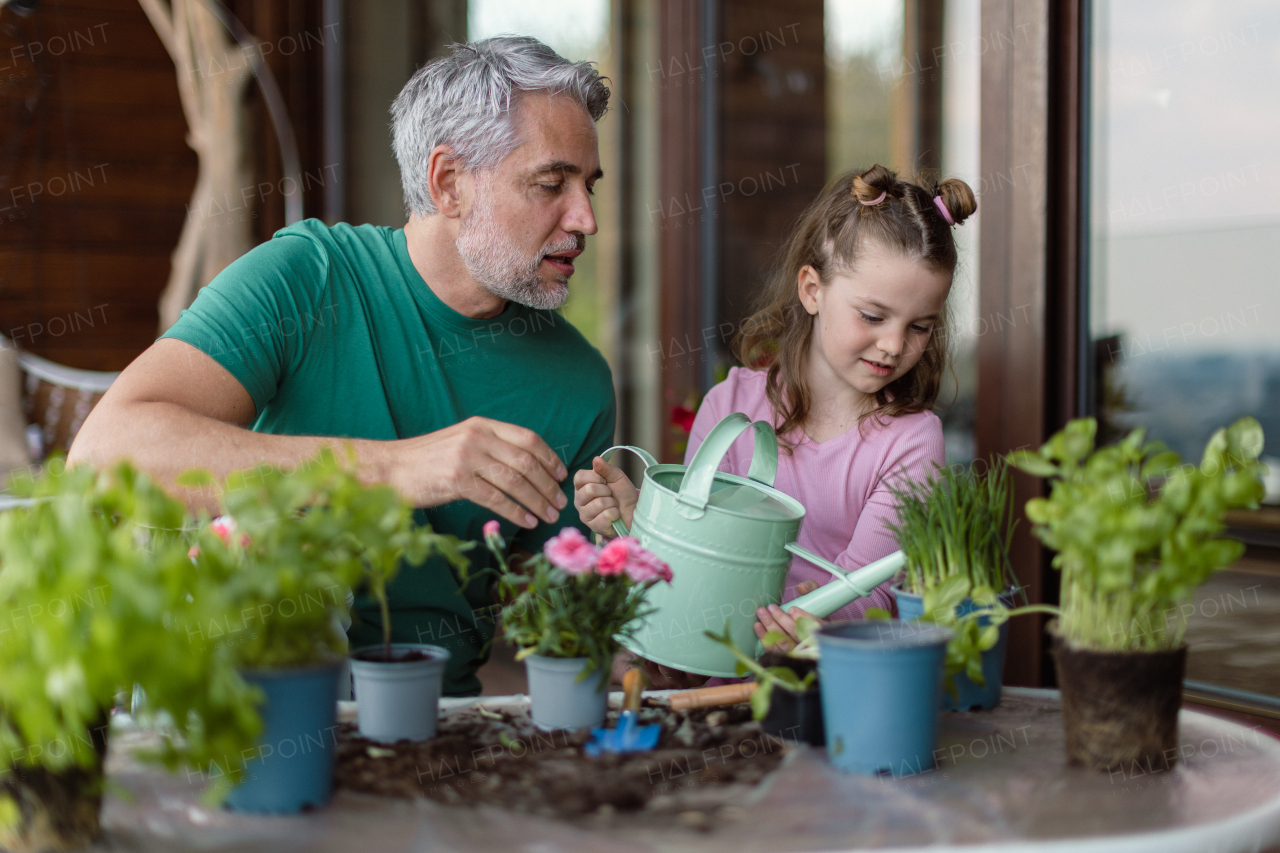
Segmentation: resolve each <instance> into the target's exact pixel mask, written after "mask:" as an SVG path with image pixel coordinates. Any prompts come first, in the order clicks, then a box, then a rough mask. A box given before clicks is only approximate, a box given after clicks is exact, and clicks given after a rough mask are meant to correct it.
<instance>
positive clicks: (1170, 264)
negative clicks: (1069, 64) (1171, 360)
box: [1091, 0, 1280, 354]
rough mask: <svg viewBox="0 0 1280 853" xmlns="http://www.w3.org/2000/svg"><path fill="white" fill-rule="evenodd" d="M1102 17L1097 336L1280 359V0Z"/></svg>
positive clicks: (1152, 0) (1121, 6)
mask: <svg viewBox="0 0 1280 853" xmlns="http://www.w3.org/2000/svg"><path fill="white" fill-rule="evenodd" d="M1095 9H1097V20H1096V32H1097V36H1096V41H1095V44H1096V50H1095V57H1094V74H1093V97H1094V111H1093V122H1094V127H1093V140H1094V147H1093V164H1092V165H1093V180H1092V187H1093V196H1094V198H1093V207H1092V218H1093V231H1094V235H1095V239H1094V253H1095V258H1094V267H1093V270H1094V273H1093V283H1092V285H1091V286H1092V297H1093V322H1094V329H1095V333H1096V334H1097V335H1098V336H1102V335H1105V334H1109V333H1121V334H1125V335H1127V336H1129V339H1130V342H1131V344H1132V345H1131V346H1130V347H1129V348H1128V351H1132V352H1134V353H1137V352H1138V351H1139V350H1141V349H1153V348H1154V347H1155V346H1156V345H1158V344H1161V343H1164V344H1167V345H1169V346H1171V347H1172V352H1176V353H1182V354H1194V353H1195V352H1221V351H1228V350H1230V351H1237V352H1241V351H1253V350H1263V349H1267V350H1276V349H1280V267H1278V265H1277V263H1276V255H1277V249H1280V4H1277V3H1276V2H1274V0H1232V2H1230V3H1206V2H1202V0H1112V2H1099V3H1097V4H1095ZM1242 316H1247V318H1248V322H1244V323H1242V322H1238V319H1239V318H1241V317H1242ZM1232 318H1235V319H1232ZM1224 321H1227V322H1224ZM1215 330H1218V331H1215ZM1147 340H1152V341H1154V342H1155V343H1153V344H1150V345H1142V344H1140V343H1139V342H1142V341H1147Z"/></svg>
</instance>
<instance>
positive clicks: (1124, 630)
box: [1009, 417, 1264, 652]
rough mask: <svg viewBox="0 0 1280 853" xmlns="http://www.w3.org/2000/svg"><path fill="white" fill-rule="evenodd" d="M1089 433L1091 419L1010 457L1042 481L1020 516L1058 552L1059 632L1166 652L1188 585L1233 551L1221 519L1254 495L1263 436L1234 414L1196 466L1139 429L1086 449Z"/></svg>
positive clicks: (1109, 645) (1104, 647)
mask: <svg viewBox="0 0 1280 853" xmlns="http://www.w3.org/2000/svg"><path fill="white" fill-rule="evenodd" d="M1096 433H1097V422H1096V421H1094V419H1093V418H1086V419H1081V420H1075V421H1072V422H1071V423H1069V424H1067V426H1066V427H1065V428H1064V429H1063V430H1062V431H1061V432H1059V433H1058V434H1057V435H1055V436H1053V437H1052V438H1051V439H1049V441H1048V442H1047V443H1046V444H1045V445H1044V446H1043V447H1041V448H1040V450H1039V451H1035V452H1033V451H1027V450H1023V451H1017V452H1015V453H1013V454H1011V455H1010V457H1009V461H1010V463H1011V464H1012V465H1014V466H1016V467H1017V468H1019V469H1021V470H1023V471H1026V472H1027V473H1029V474H1034V475H1036V476H1038V477H1046V478H1049V479H1050V480H1051V482H1052V483H1053V486H1052V489H1051V491H1050V493H1049V497H1047V498H1032V499H1031V500H1030V501H1028V502H1027V517H1028V518H1029V519H1031V521H1032V523H1033V524H1034V525H1035V527H1034V532H1035V535H1036V536H1038V537H1039V538H1040V540H1041V541H1043V542H1044V543H1045V544H1046V545H1048V546H1049V547H1050V548H1052V549H1053V550H1054V551H1056V552H1057V554H1055V555H1054V558H1053V565H1054V567H1056V568H1057V569H1059V570H1060V571H1061V573H1062V581H1061V583H1062V585H1061V598H1060V615H1059V619H1058V626H1057V631H1058V634H1059V636H1060V637H1061V638H1062V639H1063V640H1064V641H1065V642H1067V643H1068V644H1069V645H1071V646H1073V647H1075V648H1084V649H1094V650H1099V651H1118V652H1123V651H1159V650H1166V649H1175V648H1177V647H1179V646H1180V645H1182V638H1183V634H1184V632H1185V630H1186V612H1187V611H1186V609H1185V608H1184V605H1186V604H1188V603H1189V602H1190V601H1191V598H1192V597H1193V596H1194V595H1195V591H1196V588H1197V587H1199V586H1200V585H1201V584H1203V583H1204V582H1205V581H1207V580H1208V579H1209V578H1210V577H1211V576H1212V575H1213V573H1214V572H1216V571H1218V570H1219V569H1221V568H1223V567H1224V566H1227V565H1229V564H1230V563H1233V562H1235V561H1236V560H1237V559H1239V558H1240V556H1241V554H1242V553H1243V552H1244V545H1243V544H1241V543H1240V542H1236V541H1234V540H1230V539H1225V538H1223V537H1222V533H1223V531H1224V530H1225V525H1224V524H1223V517H1224V515H1225V514H1226V511H1227V510H1229V509H1240V508H1256V507H1257V505H1258V502H1259V501H1260V500H1261V498H1262V496H1263V493H1264V489H1263V485H1262V482H1261V479H1260V478H1261V474H1262V471H1263V465H1262V464H1261V463H1259V462H1258V457H1259V456H1260V455H1261V453H1262V447H1263V434H1262V427H1261V426H1260V425H1259V424H1258V422H1257V421H1256V420H1254V419H1253V418H1251V417H1245V418H1241V419H1240V420H1238V421H1236V422H1235V423H1233V424H1232V425H1231V426H1229V427H1226V428H1223V429H1219V430H1218V431H1217V432H1215V433H1214V434H1213V436H1212V437H1211V438H1210V439H1209V443H1208V444H1207V445H1206V446H1205V449H1204V455H1203V456H1202V457H1201V460H1200V464H1199V465H1193V464H1183V463H1182V458H1181V457H1180V456H1179V455H1178V454H1177V453H1174V452H1173V451H1170V450H1168V449H1167V448H1166V447H1165V446H1164V445H1163V444H1162V443H1160V442H1158V441H1150V442H1149V441H1146V440H1145V439H1146V433H1145V430H1142V429H1136V430H1134V431H1133V432H1131V433H1129V435H1128V436H1126V437H1125V438H1124V439H1123V440H1122V441H1120V442H1119V443H1118V444H1115V445H1112V446H1109V447H1102V448H1097V449H1095V447H1094V440H1095V436H1096Z"/></svg>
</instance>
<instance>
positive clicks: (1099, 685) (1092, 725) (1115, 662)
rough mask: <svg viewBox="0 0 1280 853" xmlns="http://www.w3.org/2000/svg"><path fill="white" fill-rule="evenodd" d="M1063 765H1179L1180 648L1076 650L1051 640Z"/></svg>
mask: <svg viewBox="0 0 1280 853" xmlns="http://www.w3.org/2000/svg"><path fill="white" fill-rule="evenodd" d="M1053 639H1054V649H1053V658H1054V663H1055V664H1056V669H1057V672H1058V687H1059V689H1060V690H1061V692H1062V721H1063V726H1064V727H1065V730H1066V746H1067V763H1068V764H1071V765H1076V766H1082V767H1088V768H1091V769H1094V770H1115V769H1120V768H1123V769H1125V770H1128V769H1131V768H1133V767H1134V766H1135V764H1136V767H1137V768H1138V769H1140V770H1142V771H1143V772H1147V773H1150V772H1152V771H1155V770H1168V769H1170V768H1172V767H1173V765H1174V764H1175V763H1177V760H1178V709H1179V708H1181V707H1182V679H1183V676H1184V675H1185V673H1186V668H1187V647H1186V646H1183V647H1182V648H1179V649H1174V650H1172V651H1162V652H1098V651H1092V650H1088V649H1076V648H1072V647H1071V646H1069V645H1067V644H1066V643H1064V642H1063V640H1062V638H1061V637H1059V636H1058V635H1057V634H1054V635H1053Z"/></svg>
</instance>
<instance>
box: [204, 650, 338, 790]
mask: <svg viewBox="0 0 1280 853" xmlns="http://www.w3.org/2000/svg"><path fill="white" fill-rule="evenodd" d="M341 670H342V662H341V661H335V662H334V663H331V664H325V665H323V666H314V667H305V668H300V669H277V670H257V671H253V672H245V673H242V676H243V677H244V680H245V681H248V682H249V683H251V684H256V685H258V686H259V687H261V688H262V689H263V691H264V692H265V693H266V694H267V698H266V702H265V703H264V704H263V706H262V707H261V708H260V709H259V710H260V712H261V714H262V723H263V730H262V737H261V739H260V740H259V741H258V749H257V752H256V754H255V755H254V757H253V758H251V759H250V760H249V762H248V764H247V766H246V768H245V773H246V776H245V780H244V781H243V782H242V783H241V784H239V785H237V786H236V787H235V788H232V789H231V793H230V794H228V795H227V805H228V806H229V807H230V808H232V809H234V810H235V811H238V812H265V813H270V814H282V813H291V812H297V811H301V810H302V809H303V808H305V807H307V806H312V807H319V806H323V805H324V804H325V803H327V802H329V794H330V791H331V790H332V788H333V755H334V746H335V745H336V744H337V741H338V719H337V716H338V703H337V702H336V701H335V700H334V696H335V695H336V693H337V690H338V674H339V672H341Z"/></svg>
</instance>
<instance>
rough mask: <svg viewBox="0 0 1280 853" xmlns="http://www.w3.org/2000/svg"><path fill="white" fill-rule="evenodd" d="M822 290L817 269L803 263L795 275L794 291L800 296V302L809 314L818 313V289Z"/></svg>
mask: <svg viewBox="0 0 1280 853" xmlns="http://www.w3.org/2000/svg"><path fill="white" fill-rule="evenodd" d="M820 290H822V279H821V278H820V277H819V276H818V271H817V270H815V269H814V268H813V267H811V266H809V265H808V264H805V265H804V266H802V267H801V268H800V274H799V275H797V276H796V292H797V293H798V294H799V296H800V304H801V305H803V306H804V310H806V311H808V312H809V313H810V314H817V313H818V291H820Z"/></svg>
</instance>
